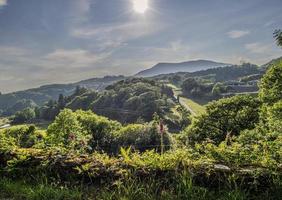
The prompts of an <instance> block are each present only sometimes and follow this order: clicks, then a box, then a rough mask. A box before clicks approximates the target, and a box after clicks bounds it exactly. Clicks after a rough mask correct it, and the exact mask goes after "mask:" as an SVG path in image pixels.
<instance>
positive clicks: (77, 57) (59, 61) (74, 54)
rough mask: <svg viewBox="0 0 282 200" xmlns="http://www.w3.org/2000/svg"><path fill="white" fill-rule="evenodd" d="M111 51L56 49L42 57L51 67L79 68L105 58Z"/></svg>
mask: <svg viewBox="0 0 282 200" xmlns="http://www.w3.org/2000/svg"><path fill="white" fill-rule="evenodd" d="M110 54H111V53H110V52H105V53H98V54H94V53H91V52H89V51H87V50H84V49H71V50H69V49H56V50H55V51H53V52H52V53H49V54H48V55H46V56H45V57H44V59H45V61H47V62H48V65H50V63H52V66H53V67H68V68H81V67H89V66H90V65H93V64H95V63H97V62H100V61H102V60H103V59H105V58H107V57H108V56H109V55H110Z"/></svg>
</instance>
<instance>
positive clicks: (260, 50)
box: [245, 42, 272, 54]
mask: <svg viewBox="0 0 282 200" xmlns="http://www.w3.org/2000/svg"><path fill="white" fill-rule="evenodd" d="M245 48H246V49H247V50H249V51H250V52H251V53H257V54H266V53H269V52H270V51H272V48H271V45H268V44H261V43H259V42H255V43H249V44H245Z"/></svg>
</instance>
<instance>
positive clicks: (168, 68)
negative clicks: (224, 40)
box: [135, 60, 231, 77]
mask: <svg viewBox="0 0 282 200" xmlns="http://www.w3.org/2000/svg"><path fill="white" fill-rule="evenodd" d="M229 65H231V64H226V63H219V62H214V61H210V60H194V61H188V62H182V63H159V64H157V65H155V66H153V67H152V68H150V69H146V70H144V71H141V72H139V73H137V74H136V75H135V76H138V77H151V76H156V75H160V74H170V73H177V72H195V71H200V70H207V69H211V68H216V67H224V66H229Z"/></svg>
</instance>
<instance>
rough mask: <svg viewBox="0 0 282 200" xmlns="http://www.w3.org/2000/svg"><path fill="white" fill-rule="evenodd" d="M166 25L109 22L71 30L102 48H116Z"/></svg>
mask: <svg viewBox="0 0 282 200" xmlns="http://www.w3.org/2000/svg"><path fill="white" fill-rule="evenodd" d="M163 27H164V26H163V25H162V24H158V26H156V25H155V24H153V23H150V22H127V23H124V24H109V25H104V26H101V27H98V28H95V27H80V28H76V29H74V30H73V31H72V32H71V36H73V37H76V38H82V39H92V40H95V45H98V46H99V47H100V48H108V47H110V48H114V47H118V46H121V45H125V44H126V43H127V41H130V40H134V39H138V38H141V37H145V36H148V35H151V34H154V33H156V32H158V31H160V30H161V29H162V28H163Z"/></svg>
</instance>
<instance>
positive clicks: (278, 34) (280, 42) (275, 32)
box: [273, 29, 282, 47]
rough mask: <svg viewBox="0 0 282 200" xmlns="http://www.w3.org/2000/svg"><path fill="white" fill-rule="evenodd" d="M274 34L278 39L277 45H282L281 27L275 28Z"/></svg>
mask: <svg viewBox="0 0 282 200" xmlns="http://www.w3.org/2000/svg"><path fill="white" fill-rule="evenodd" d="M273 35H274V38H275V39H276V42H277V45H278V46H281V47H282V31H281V30H280V29H279V30H275V31H274V34H273Z"/></svg>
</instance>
